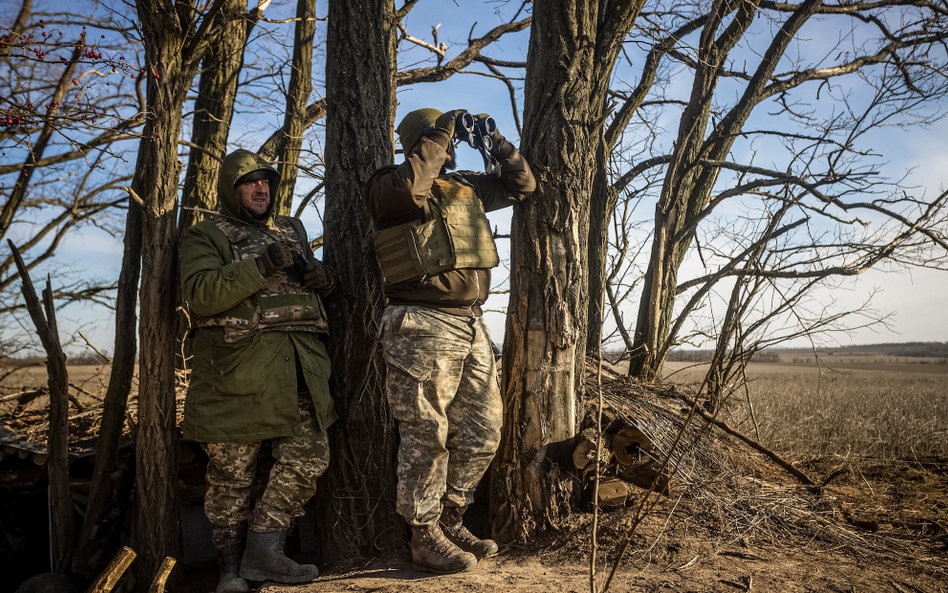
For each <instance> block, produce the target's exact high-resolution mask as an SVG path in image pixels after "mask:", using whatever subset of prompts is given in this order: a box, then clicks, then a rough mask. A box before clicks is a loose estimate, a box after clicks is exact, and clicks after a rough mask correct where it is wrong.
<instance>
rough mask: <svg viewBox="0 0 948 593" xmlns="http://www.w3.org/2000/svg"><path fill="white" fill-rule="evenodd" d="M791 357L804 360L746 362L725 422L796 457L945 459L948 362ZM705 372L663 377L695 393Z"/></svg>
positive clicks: (670, 369) (678, 371)
mask: <svg viewBox="0 0 948 593" xmlns="http://www.w3.org/2000/svg"><path fill="white" fill-rule="evenodd" d="M793 358H796V359H797V360H800V361H801V363H797V364H795V363H793V362H779V363H752V364H750V365H749V366H748V369H747V378H748V384H747V389H746V390H743V389H741V390H738V391H737V392H735V393H734V394H733V395H732V396H730V398H728V400H727V401H726V404H725V409H724V412H723V415H722V419H724V420H725V421H726V422H728V424H730V425H731V426H732V427H734V428H736V429H738V430H740V431H741V432H743V433H744V434H747V435H749V436H752V437H755V438H757V440H759V441H760V442H761V443H762V444H764V445H766V446H768V447H770V448H772V449H775V450H777V451H779V452H781V453H783V454H785V455H787V456H789V457H791V458H793V459H800V460H806V459H810V458H814V457H826V456H837V457H842V458H845V457H848V456H859V457H867V458H877V459H901V460H913V459H916V460H925V459H926V458H931V457H941V458H948V364H945V363H943V362H942V363H938V362H927V363H926V362H918V359H915V361H913V362H912V363H903V362H897V361H896V360H895V359H894V358H893V357H885V356H875V357H847V358H845V359H838V358H831V359H829V360H827V359H824V360H823V362H824V365H822V366H818V365H816V364H815V363H814V361H813V360H812V359H805V358H802V357H797V356H793ZM866 358H871V360H866ZM791 360H792V359H791ZM827 362H831V363H832V366H831V367H828V366H825V364H826V363H827ZM706 369H707V367H706V366H705V365H694V364H689V363H669V364H668V365H666V369H665V370H666V378H667V380H669V381H672V382H674V383H678V384H681V385H687V386H690V387H692V388H697V387H698V386H699V385H700V382H701V380H702V378H703V376H704V373H705V371H706ZM755 419H756V426H755Z"/></svg>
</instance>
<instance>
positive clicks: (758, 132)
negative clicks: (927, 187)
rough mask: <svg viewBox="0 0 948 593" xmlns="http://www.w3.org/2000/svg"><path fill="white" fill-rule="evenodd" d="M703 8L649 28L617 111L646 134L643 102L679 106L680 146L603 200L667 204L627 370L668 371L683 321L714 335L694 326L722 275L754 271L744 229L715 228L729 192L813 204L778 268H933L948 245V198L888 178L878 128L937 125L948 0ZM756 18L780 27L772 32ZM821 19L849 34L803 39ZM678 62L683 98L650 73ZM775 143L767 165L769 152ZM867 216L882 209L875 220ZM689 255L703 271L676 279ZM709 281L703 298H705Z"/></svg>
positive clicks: (790, 219)
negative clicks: (938, 1)
mask: <svg viewBox="0 0 948 593" xmlns="http://www.w3.org/2000/svg"><path fill="white" fill-rule="evenodd" d="M704 12H705V11H695V13H694V15H693V16H691V17H689V16H688V15H686V14H682V15H678V16H676V17H675V19H676V20H675V21H673V22H674V25H672V24H671V22H669V24H666V25H664V26H663V27H662V28H660V29H659V31H662V30H664V31H672V32H671V33H661V32H658V33H656V34H653V35H652V37H653V39H654V41H653V45H652V48H651V50H650V53H649V54H648V55H647V56H646V60H645V62H644V64H643V67H642V70H641V74H640V76H639V80H638V86H636V87H633V89H632V91H631V92H629V93H628V94H627V95H625V98H626V102H625V103H624V104H623V109H620V111H619V112H618V114H617V116H616V117H615V118H614V120H613V121H614V122H615V121H622V116H623V115H625V108H627V107H635V108H636V109H637V115H636V116H635V117H634V118H632V121H633V126H632V128H626V129H627V130H628V129H634V130H638V131H644V132H646V133H647V134H648V133H650V132H651V129H652V128H649V127H648V126H650V125H654V124H652V123H651V122H650V121H649V118H648V117H647V116H646V115H645V114H644V113H643V111H644V109H643V107H642V106H644V105H648V104H651V105H662V106H664V107H665V108H668V107H673V106H674V105H676V104H680V105H682V106H683V107H682V109H681V113H680V118H679V121H678V127H677V131H676V136H677V137H676V139H675V141H674V144H673V145H672V146H671V147H667V148H663V147H662V145H661V144H654V145H652V146H650V147H649V149H650V151H649V152H648V153H646V154H643V155H640V157H639V158H638V159H637V160H638V162H637V163H636V164H635V165H634V166H631V167H628V168H626V169H624V170H620V171H617V172H616V173H614V174H613V175H612V176H611V183H612V186H611V188H610V189H611V192H612V193H611V194H608V195H607V199H602V200H600V202H601V203H605V204H606V208H605V209H604V212H605V214H606V215H607V216H608V215H611V214H612V212H610V207H611V203H610V200H614V199H617V200H620V201H621V200H623V199H625V198H626V197H628V196H635V197H636V199H640V197H641V195H642V194H643V193H645V194H648V195H652V196H654V197H655V200H656V202H657V205H656V208H655V215H654V221H653V224H652V226H653V229H654V231H653V235H652V242H651V253H650V256H649V258H648V265H647V268H646V271H645V274H644V277H643V288H642V293H641V297H640V299H639V305H638V316H637V319H636V321H635V323H634V333H633V340H632V342H633V343H632V344H631V345H630V350H631V356H632V362H631V366H630V372H631V373H632V374H636V375H639V376H642V377H646V378H648V377H653V376H656V375H658V374H659V372H660V369H661V365H662V362H663V361H664V359H665V357H666V356H667V354H668V352H669V350H670V349H671V348H672V347H673V346H674V345H676V344H678V343H681V342H682V341H687V340H689V339H690V337H689V335H686V334H684V333H683V330H684V329H685V328H686V327H688V326H689V325H690V326H692V327H693V329H692V331H694V332H696V333H694V334H693V336H694V338H695V339H698V340H701V339H705V338H706V337H707V336H711V337H712V338H713V337H715V336H717V335H718V329H719V328H720V326H719V322H720V319H718V321H715V322H713V323H711V325H710V327H704V328H703V329H702V328H695V324H694V322H695V319H696V318H695V317H694V313H695V311H696V310H697V309H699V308H701V307H706V306H709V301H708V298H710V295H712V294H714V290H713V289H714V284H715V283H717V282H718V281H720V280H722V279H726V278H731V279H733V278H734V277H736V276H738V275H744V274H746V273H747V271H748V270H747V268H746V266H744V265H742V264H741V263H740V262H742V261H745V260H746V258H747V257H749V254H750V253H751V252H750V251H747V247H748V246H747V245H746V244H744V243H742V242H739V241H731V242H730V243H729V244H728V239H729V238H733V236H732V235H729V234H728V233H721V232H720V228H721V226H726V225H720V224H719V225H718V226H717V227H716V229H718V232H711V231H710V230H707V231H705V230H703V229H710V228H711V226H710V225H711V223H712V222H713V221H714V220H715V218H716V217H721V216H723V217H727V216H729V214H728V212H729V209H725V208H722V207H721V206H722V205H723V204H731V203H733V202H737V201H740V202H741V204H742V206H741V209H740V211H741V212H742V213H744V215H745V216H746V217H750V216H754V215H756V217H757V219H758V220H760V221H764V222H766V221H767V220H769V217H770V216H771V215H772V214H773V213H774V212H776V211H777V210H778V209H779V205H780V204H783V203H785V202H786V201H787V200H789V199H790V198H789V197H788V196H793V197H794V198H793V199H794V200H797V201H796V205H795V207H794V208H792V209H790V210H789V211H788V214H787V216H786V217H785V218H784V219H783V226H786V225H788V224H792V223H794V222H795V221H799V220H802V219H803V218H806V217H812V220H811V221H810V222H809V223H807V224H805V225H803V226H794V227H793V228H794V229H795V230H794V237H796V241H795V243H794V247H793V249H794V250H795V252H796V253H797V256H798V257H797V258H796V259H794V260H792V265H791V262H790V261H787V260H782V261H783V263H782V264H781V266H780V271H779V272H778V271H777V270H769V271H759V272H757V273H760V274H764V275H765V276H767V277H770V278H778V277H782V278H786V279H789V278H815V277H817V276H820V277H824V278H827V277H830V276H833V275H835V276H848V275H855V274H858V273H861V272H862V271H864V270H866V269H868V268H869V267H871V266H872V265H877V264H878V263H880V262H885V261H891V262H899V263H903V264H905V263H914V264H919V265H934V261H933V259H932V258H933V257H935V258H937V256H933V255H932V251H931V250H932V249H935V250H942V253H943V250H944V245H945V232H944V198H943V197H942V196H936V197H933V198H927V199H926V198H924V196H918V195H912V194H914V193H916V192H914V191H912V190H910V189H909V188H904V187H901V186H900V184H899V183H898V180H896V181H892V180H890V179H887V178H885V177H883V176H882V174H881V173H880V171H879V170H878V169H877V165H878V164H879V161H880V159H879V156H878V151H875V150H873V148H872V146H871V144H870V143H869V140H868V138H869V135H870V134H871V132H872V131H873V130H878V129H881V128H884V127H887V126H909V125H925V124H926V123H927V122H929V121H932V118H933V117H936V116H937V114H938V104H937V98H938V97H940V96H943V94H944V92H945V89H946V73H945V70H944V65H943V63H939V61H938V59H937V58H935V57H934V56H936V55H937V52H938V51H942V49H943V44H944V40H945V35H946V31H945V26H944V23H945V22H946V21H945V8H944V7H942V6H937V5H932V4H929V3H926V2H921V3H909V4H904V3H901V2H893V3H889V2H883V3H856V4H851V3H850V4H846V5H845V6H844V5H841V4H824V3H822V2H817V1H812V2H802V3H800V4H778V3H769V2H761V3H753V2H752V3H736V2H726V1H725V2H719V3H715V4H714V5H712V7H711V10H710V11H706V13H704ZM755 23H763V24H764V25H768V24H769V25H770V27H769V29H770V30H769V31H768V32H767V34H765V33H763V32H762V31H761V30H760V28H759V25H755ZM816 24H821V25H822V24H832V25H835V28H836V29H838V30H840V31H841V34H840V38H839V40H838V41H837V42H836V44H835V45H834V46H830V49H826V48H821V49H820V50H819V51H807V50H808V48H806V47H805V43H804V39H805V37H806V36H807V35H808V34H809V33H808V31H809V29H808V27H812V26H816ZM696 26H700V32H699V31H698V28H697V27H696ZM936 48H942V49H936ZM791 50H792V51H791ZM738 51H740V52H741V53H740V54H739V56H740V57H739V59H738V57H737V55H736V52H738ZM752 54H754V55H756V56H759V58H754V59H751V58H750V56H751V55H752ZM668 61H670V62H671V64H670V65H667V66H665V67H668V68H671V69H672V70H671V71H672V72H674V76H675V77H677V78H678V79H679V80H680V79H681V77H683V76H685V75H690V76H692V85H691V92H690V96H688V97H687V98H685V99H678V98H676V97H670V96H667V95H665V94H663V93H664V90H663V89H661V88H656V87H655V86H654V85H653V83H652V82H651V81H653V80H654V72H655V66H656V65H659V64H660V63H665V62H668ZM734 64H742V66H741V67H736V66H735V65H734ZM745 66H746V67H745ZM723 81H727V91H726V92H725V91H722V90H720V87H721V85H722V82H723ZM735 88H736V89H738V90H737V91H735ZM643 92H644V94H643ZM735 92H736V98H734V99H730V97H733V96H735ZM636 101H637V102H638V106H636ZM764 109H767V110H768V112H769V113H768V115H769V119H768V120H767V123H764V124H763V125H761V123H760V122H761V121H762V120H761V119H760V118H752V117H751V116H752V114H754V112H755V110H757V111H761V110H764ZM663 113H667V109H666V111H665V112H663ZM666 117H667V115H666ZM626 121H628V120H626ZM622 125H623V126H625V125H626V123H625V122H622ZM668 148H670V150H668ZM764 156H765V157H766V159H767V161H768V164H767V165H761V164H758V162H757V161H760V160H762V158H763V157H764ZM616 162H617V161H615V160H613V161H612V163H613V166H614V165H615V164H616ZM777 162H779V164H771V163H777ZM655 171H661V174H660V175H656V174H655V173H654V172H655ZM656 180H660V181H661V183H660V186H655V185H653V183H654V182H655V181H656ZM732 208H733V207H732ZM870 219H871V220H874V221H876V223H875V226H873V227H871V228H870V227H868V226H866V224H865V223H867V222H868V220H870ZM730 220H734V218H733V216H732V217H731V218H730ZM879 221H882V223H881V225H880V224H879ZM781 228H782V227H781ZM818 229H819V230H818ZM926 246H927V247H926ZM781 249H785V247H782V248H781ZM926 249H927V251H926ZM709 254H714V255H715V257H709ZM804 254H806V255H804ZM688 256H693V258H694V259H695V260H696V262H697V263H699V264H700V265H702V266H704V267H705V269H706V270H707V273H706V274H704V275H701V276H699V277H698V278H694V279H691V280H687V281H680V280H679V278H678V271H679V270H680V268H681V266H682V263H683V262H684V261H685V259H686V257H688ZM764 260H765V261H774V260H770V259H768V258H766V257H765V258H764ZM942 261H943V260H942ZM592 265H593V267H594V269H595V268H598V267H599V266H597V265H595V263H593V264H592ZM599 265H600V266H601V264H599ZM788 268H792V270H791V269H788ZM818 285H819V284H817V285H814V287H815V286H818ZM728 286H730V285H728ZM724 289H725V290H727V287H725V288H724ZM791 292H792V291H791ZM699 293H700V296H702V297H705V298H704V299H702V298H695V297H696V296H698V295H699ZM684 297H688V298H684ZM682 298H684V302H682V300H681V299H682ZM689 316H691V317H690V318H689ZM721 319H723V317H721Z"/></svg>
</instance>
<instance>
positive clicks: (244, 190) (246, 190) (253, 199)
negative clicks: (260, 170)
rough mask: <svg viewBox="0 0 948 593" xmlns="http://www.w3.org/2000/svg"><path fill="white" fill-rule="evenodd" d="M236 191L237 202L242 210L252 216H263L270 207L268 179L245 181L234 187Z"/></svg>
mask: <svg viewBox="0 0 948 593" xmlns="http://www.w3.org/2000/svg"><path fill="white" fill-rule="evenodd" d="M234 191H235V192H237V202H238V203H239V204H240V205H241V206H243V208H244V210H246V211H248V212H250V213H251V214H253V215H254V216H263V215H264V214H266V213H267V208H269V207H270V181H269V180H267V179H258V180H256V181H247V182H246V183H241V184H240V185H238V186H236V187H235V188H234Z"/></svg>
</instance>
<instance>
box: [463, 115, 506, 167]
mask: <svg viewBox="0 0 948 593" xmlns="http://www.w3.org/2000/svg"><path fill="white" fill-rule="evenodd" d="M496 131H497V124H496V123H495V122H494V118H492V117H490V116H486V117H475V116H473V115H471V114H470V113H468V112H467V111H465V112H463V113H459V114H458V116H457V119H456V120H455V122H454V137H455V138H457V139H458V140H461V141H463V142H467V143H468V145H470V146H471V148H475V149H477V150H478V151H479V152H480V153H481V158H483V159H484V170H485V171H486V172H487V173H489V174H492V175H495V176H499V175H500V165H499V163H498V162H497V160H496V159H495V158H494V157H493V156H491V155H490V151H491V149H492V148H493V147H494V141H493V140H492V138H491V137H492V135H493V134H494V132H496Z"/></svg>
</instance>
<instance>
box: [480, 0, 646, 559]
mask: <svg viewBox="0 0 948 593" xmlns="http://www.w3.org/2000/svg"><path fill="white" fill-rule="evenodd" d="M641 6H642V3H638V2H630V3H619V4H613V3H607V2H596V1H584V0H562V1H554V2H544V3H539V4H536V5H534V13H533V26H532V28H531V35H530V49H529V54H528V58H527V80H526V87H525V99H524V104H525V106H524V134H523V153H524V155H525V156H526V158H527V160H528V161H529V162H530V163H531V165H532V166H533V167H534V169H535V171H536V172H537V187H538V189H537V191H536V193H535V194H534V195H533V196H532V197H531V199H530V201H529V202H528V203H526V204H524V205H522V206H517V207H516V208H515V211H514V219H513V224H512V229H513V232H512V235H513V239H512V241H511V242H512V255H511V292H510V303H509V305H508V314H507V333H506V337H505V340H504V355H503V394H504V406H505V410H504V423H505V425H504V429H503V436H502V441H501V448H500V451H499V453H498V460H497V461H498V463H497V464H496V465H495V472H494V474H493V476H492V480H491V487H492V493H491V499H492V506H493V511H494V522H493V532H494V535H495V536H497V537H499V538H500V539H502V540H505V541H525V540H527V539H528V538H529V537H530V536H531V535H532V534H534V533H535V532H537V531H538V530H542V529H545V528H548V527H551V526H556V525H557V524H558V523H559V522H560V520H561V519H562V517H563V516H564V513H566V512H567V511H568V509H569V504H568V485H567V484H568V480H564V476H563V475H561V474H560V473H559V472H558V470H557V469H556V468H555V467H553V466H552V465H551V464H550V462H549V461H548V460H546V459H545V455H546V450H547V446H548V445H550V444H551V443H554V442H558V441H563V440H566V439H568V438H570V437H571V436H572V435H573V433H574V431H575V428H576V417H575V398H576V397H577V395H579V394H581V392H582V384H583V383H582V376H583V370H584V367H585V354H586V353H585V345H586V341H585V331H586V314H587V298H588V297H587V293H586V280H587V278H586V265H585V262H584V261H582V257H577V256H576V254H584V253H585V246H586V241H587V234H588V228H589V195H590V193H591V190H592V184H593V175H592V172H593V171H594V169H595V164H596V153H597V150H598V146H599V143H600V137H601V126H602V123H603V117H604V113H603V107H604V105H605V95H606V92H607V91H608V81H609V79H610V76H611V73H612V68H613V66H614V64H615V60H616V57H617V55H618V53H619V50H620V47H621V42H622V40H623V39H624V38H625V36H626V35H627V34H628V32H629V29H630V28H631V27H632V23H633V22H634V21H635V18H636V17H637V15H638V12H639V10H640V9H641ZM499 501H503V504H499Z"/></svg>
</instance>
